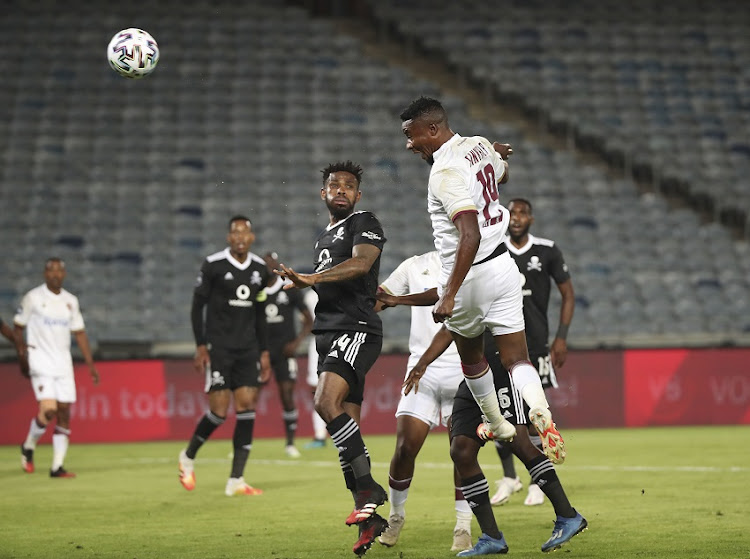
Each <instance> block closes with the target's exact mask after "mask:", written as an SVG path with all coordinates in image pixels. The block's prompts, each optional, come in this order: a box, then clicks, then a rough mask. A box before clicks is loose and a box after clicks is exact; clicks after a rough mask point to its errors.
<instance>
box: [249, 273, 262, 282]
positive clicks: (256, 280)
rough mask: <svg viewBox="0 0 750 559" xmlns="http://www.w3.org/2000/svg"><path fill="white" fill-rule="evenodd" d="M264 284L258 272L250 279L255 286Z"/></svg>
mask: <svg viewBox="0 0 750 559" xmlns="http://www.w3.org/2000/svg"><path fill="white" fill-rule="evenodd" d="M262 282H263V280H262V279H261V277H260V272H258V270H255V271H253V275H252V276H251V277H250V283H252V284H253V285H260V284H261V283H262Z"/></svg>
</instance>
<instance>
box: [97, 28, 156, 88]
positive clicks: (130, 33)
mask: <svg viewBox="0 0 750 559" xmlns="http://www.w3.org/2000/svg"><path fill="white" fill-rule="evenodd" d="M107 60H109V65H110V66H112V69H113V70H114V71H115V72H117V73H118V74H120V75H121V76H123V77H126V78H130V79H132V80H138V79H141V78H143V77H145V76H148V75H149V74H150V73H151V72H153V71H154V68H156V65H157V64H158V63H159V45H157V44H156V41H154V38H153V37H152V36H151V35H149V34H148V33H146V32H145V31H144V30H143V29H136V28H135V27H130V28H129V29H123V30H122V31H120V32H119V33H115V36H114V37H112V40H111V41H110V42H109V46H107Z"/></svg>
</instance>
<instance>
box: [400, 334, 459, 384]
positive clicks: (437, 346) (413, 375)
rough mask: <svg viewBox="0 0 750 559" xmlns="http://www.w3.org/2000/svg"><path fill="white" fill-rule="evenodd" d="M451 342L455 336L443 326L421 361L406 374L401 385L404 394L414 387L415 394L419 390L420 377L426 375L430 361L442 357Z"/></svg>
mask: <svg viewBox="0 0 750 559" xmlns="http://www.w3.org/2000/svg"><path fill="white" fill-rule="evenodd" d="M451 343H453V336H451V333H450V332H449V331H448V330H447V329H446V328H445V326H443V327H442V328H440V330H438V331H437V334H435V336H434V337H433V338H432V342H431V343H430V346H429V347H428V348H427V349H426V350H425V352H424V353H423V354H422V357H420V358H419V361H417V364H416V365H414V368H413V369H412V370H411V371H409V374H408V375H406V380H404V383H403V384H402V385H401V386H402V388H403V389H404V396H406V395H407V394H408V393H409V392H411V390H412V388H413V389H414V393H415V394H416V393H417V392H418V390H419V379H421V378H422V377H423V376H424V373H425V371H426V370H427V367H428V366H429V365H430V363H432V362H433V361H435V359H437V358H438V357H440V356H441V355H442V354H443V353H444V352H445V350H446V349H448V347H449V346H450V345H451Z"/></svg>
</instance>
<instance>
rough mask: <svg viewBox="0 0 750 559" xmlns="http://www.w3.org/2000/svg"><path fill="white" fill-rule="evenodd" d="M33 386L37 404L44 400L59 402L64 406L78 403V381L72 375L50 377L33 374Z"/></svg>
mask: <svg viewBox="0 0 750 559" xmlns="http://www.w3.org/2000/svg"><path fill="white" fill-rule="evenodd" d="M31 386H32V388H33V389H34V396H36V400H37V402H40V401H42V400H57V401H58V402H62V403H64V404H73V403H75V401H76V381H75V377H74V376H73V374H72V373H71V374H70V375H65V376H56V377H53V376H49V375H38V374H35V373H33V372H32V373H31Z"/></svg>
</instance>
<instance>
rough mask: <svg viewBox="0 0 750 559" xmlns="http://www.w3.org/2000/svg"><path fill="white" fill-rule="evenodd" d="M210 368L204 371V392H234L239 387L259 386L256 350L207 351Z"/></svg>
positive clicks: (217, 348) (258, 364)
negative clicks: (209, 358)
mask: <svg viewBox="0 0 750 559" xmlns="http://www.w3.org/2000/svg"><path fill="white" fill-rule="evenodd" d="M208 353H209V356H210V357H211V367H210V368H207V369H206V387H205V391H206V392H213V391H215V390H235V389H237V388H239V387H241V386H249V387H252V388H257V387H258V386H260V379H259V376H260V362H259V356H258V351H257V350H256V349H226V348H219V347H215V346H213V347H211V349H209V350H208Z"/></svg>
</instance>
